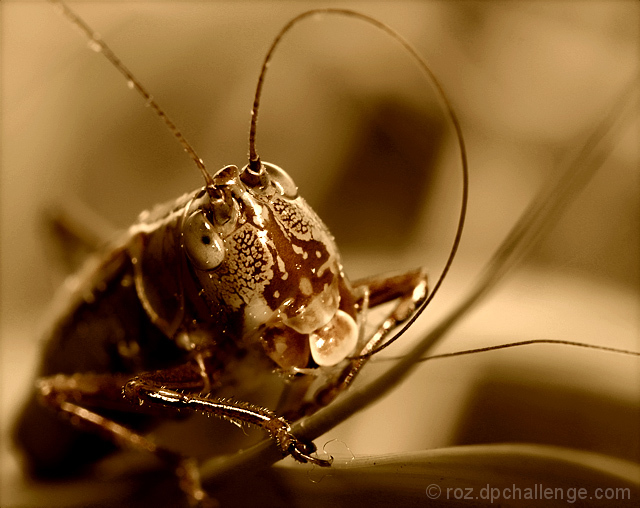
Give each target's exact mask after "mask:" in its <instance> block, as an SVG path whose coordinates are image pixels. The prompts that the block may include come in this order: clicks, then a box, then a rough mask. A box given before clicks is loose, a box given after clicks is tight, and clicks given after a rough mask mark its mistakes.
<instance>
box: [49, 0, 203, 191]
mask: <svg viewBox="0 0 640 508" xmlns="http://www.w3.org/2000/svg"><path fill="white" fill-rule="evenodd" d="M49 1H50V2H51V3H53V4H54V5H55V6H56V7H57V10H59V12H60V13H61V14H62V15H64V16H65V17H66V18H67V19H69V20H70V21H71V23H73V24H74V25H75V26H77V27H78V28H79V29H80V30H81V31H82V33H83V34H84V35H85V37H87V39H89V47H90V48H91V49H92V50H93V51H95V52H96V53H102V54H103V55H104V57H105V58H106V59H107V60H109V62H111V64H112V65H113V66H114V67H115V68H116V69H117V70H118V71H119V72H120V74H122V75H123V76H124V77H125V78H126V80H127V85H128V86H129V88H131V89H135V90H137V91H138V93H140V95H142V97H144V100H145V101H146V104H147V106H148V107H150V108H151V109H152V110H153V111H154V112H155V113H156V115H158V116H159V117H160V119H161V120H162V121H163V122H164V123H165V125H166V126H167V127H168V129H169V130H170V131H171V133H172V134H173V135H174V136H175V138H176V139H177V140H178V143H180V144H181V145H182V148H183V149H184V151H185V152H187V153H188V154H189V157H191V159H193V161H194V162H195V163H196V166H197V167H198V169H199V170H200V172H201V173H202V176H203V177H204V181H205V183H206V185H207V187H210V186H213V178H212V177H211V175H210V174H209V173H208V172H207V169H206V168H205V165H204V162H203V161H202V159H201V158H200V157H198V154H197V153H196V151H195V150H194V149H193V147H192V146H191V144H190V143H189V142H188V141H187V139H186V138H185V137H184V135H183V134H182V132H180V130H179V129H178V127H176V124H174V123H173V121H172V120H171V119H170V118H169V116H168V115H167V114H166V113H165V112H164V110H163V109H162V108H161V107H160V106H159V105H158V103H157V102H156V101H155V99H154V98H153V96H152V95H151V94H150V93H149V92H147V90H146V89H145V88H144V86H142V83H140V81H138V79H137V78H136V77H135V76H134V75H133V74H132V73H131V71H129V69H127V67H126V66H125V65H124V64H123V63H122V62H121V61H120V59H119V58H118V57H117V56H116V54H115V53H114V52H113V51H112V50H111V48H110V47H109V46H107V44H106V43H105V42H104V41H103V40H102V38H101V37H100V35H99V34H98V33H97V32H96V31H95V30H93V29H92V28H91V27H90V26H89V25H88V24H87V23H85V21H84V20H83V19H82V18H81V17H80V16H78V15H77V14H76V13H75V12H73V11H72V10H71V9H70V8H69V7H68V6H67V5H66V4H65V3H64V2H63V1H62V0H49Z"/></svg>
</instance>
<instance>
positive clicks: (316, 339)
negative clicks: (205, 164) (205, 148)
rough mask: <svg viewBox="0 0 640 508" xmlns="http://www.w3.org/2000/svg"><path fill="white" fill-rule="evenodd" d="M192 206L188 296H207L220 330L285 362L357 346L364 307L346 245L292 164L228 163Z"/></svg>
mask: <svg viewBox="0 0 640 508" xmlns="http://www.w3.org/2000/svg"><path fill="white" fill-rule="evenodd" d="M246 182H248V183H246ZM185 210H186V211H185V214H184V218H183V222H182V225H181V227H180V228H179V235H180V241H179V242H180V245H181V246H182V249H183V251H184V252H185V253H186V260H187V265H188V266H187V269H186V271H188V272H189V273H190V275H191V276H192V277H193V278H195V279H196V280H197V281H198V282H197V286H198V287H199V288H200V290H199V291H198V294H197V296H194V295H187V298H192V297H193V298H199V299H201V300H204V302H206V306H207V308H208V309H210V310H211V312H210V316H211V317H214V319H213V321H214V322H215V325H219V324H220V323H223V325H222V327H221V329H220V330H219V332H220V333H225V332H227V333H228V332H230V331H234V332H238V331H239V332H240V333H239V334H237V336H240V337H245V339H244V340H245V341H248V342H257V343H260V344H261V345H262V347H264V349H265V351H266V353H267V354H268V356H269V357H270V358H271V359H272V360H273V361H274V362H275V363H276V364H277V365H278V366H279V367H281V368H283V369H289V368H294V367H295V368H305V367H307V366H309V362H310V359H311V358H313V361H314V362H315V364H316V365H334V364H336V363H338V362H340V361H341V360H343V359H344V358H345V357H346V356H347V355H348V354H350V353H352V351H353V349H354V347H355V345H356V342H357V335H358V332H357V326H356V323H355V307H354V303H353V298H350V297H349V295H350V291H349V289H348V288H349V285H348V282H347V281H346V279H345V277H344V275H343V273H342V267H341V264H340V258H339V255H338V250H337V247H336V245H335V242H334V240H333V237H332V236H331V234H330V233H329V231H328V230H327V228H326V226H325V225H324V224H323V223H322V221H321V220H320V218H319V217H318V216H317V215H316V214H315V212H313V210H312V209H311V208H310V207H309V206H308V205H307V203H306V202H305V201H304V200H303V199H302V198H301V197H299V196H298V194H297V188H296V185H295V183H294V182H293V180H292V179H291V177H289V175H288V174H287V173H286V172H285V171H283V170H282V169H281V168H279V167H278V166H275V165H273V164H263V165H262V169H261V171H260V173H253V172H251V170H250V169H249V168H248V167H247V168H245V169H244V170H243V171H242V173H241V172H240V171H239V170H238V168H237V167H235V166H227V167H225V168H223V169H221V170H220V171H218V173H216V174H215V175H214V177H213V185H212V186H208V187H205V188H203V189H202V190H201V191H200V192H199V193H198V194H197V195H196V196H195V197H194V199H193V200H192V201H191V203H190V204H189V205H188V206H187V207H186V209H185ZM185 287H186V286H185ZM203 322H207V320H206V319H203V318H202V317H200V319H198V320H197V323H198V324H197V326H198V327H199V328H201V327H202V323H203ZM345 332H346V333H345ZM188 335H189V337H198V336H200V335H201V334H198V333H193V331H191V333H189V334H188ZM193 346H194V344H192V345H191V346H189V347H193Z"/></svg>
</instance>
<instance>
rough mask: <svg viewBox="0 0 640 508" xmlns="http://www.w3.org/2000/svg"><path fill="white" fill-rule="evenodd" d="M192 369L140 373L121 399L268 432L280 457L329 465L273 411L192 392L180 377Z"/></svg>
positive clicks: (190, 385) (187, 367) (187, 383)
mask: <svg viewBox="0 0 640 508" xmlns="http://www.w3.org/2000/svg"><path fill="white" fill-rule="evenodd" d="M195 369H200V366H191V365H189V364H185V365H181V366H179V367H176V368H173V369H167V370H163V371H158V372H155V373H145V374H141V375H139V376H136V377H135V378H133V379H132V380H131V381H129V382H128V383H127V384H126V385H125V387H124V392H123V393H124V396H125V398H126V399H127V400H129V401H130V402H132V403H134V404H140V405H144V406H147V407H149V408H172V409H175V410H178V411H191V412H198V413H202V414H210V415H214V416H217V417H218V418H222V419H225V420H229V421H231V422H233V423H236V424H243V423H244V424H248V425H253V426H255V427H259V428H261V429H263V430H265V431H266V432H268V433H269V435H270V436H271V438H272V439H273V440H274V441H275V443H276V445H277V446H278V448H279V449H280V451H281V452H282V454H283V455H291V456H292V457H293V458H294V459H296V460H297V461H299V462H303V463H304V462H311V463H312V464H315V465H318V466H322V467H326V466H329V465H331V462H330V461H327V460H323V459H318V458H317V457H313V456H312V454H313V453H314V452H315V451H316V447H315V445H314V444H313V443H304V442H302V441H300V440H298V439H297V438H296V437H295V436H294V435H293V434H292V433H291V428H290V425H289V423H288V422H287V421H286V420H285V419H284V418H282V417H280V416H278V415H277V414H276V413H274V412H273V411H271V410H269V409H266V408H263V407H260V406H256V405H254V404H250V403H247V402H243V401H237V400H229V399H221V398H209V396H208V395H202V394H200V393H198V391H197V390H195V391H194V390H193V388H194V386H193V384H192V383H190V382H189V379H188V376H184V374H185V371H187V370H188V371H189V373H190V374H192V375H193V373H194V372H195ZM198 374H200V371H199V370H198Z"/></svg>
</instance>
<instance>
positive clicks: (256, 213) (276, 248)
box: [17, 163, 426, 499]
mask: <svg viewBox="0 0 640 508" xmlns="http://www.w3.org/2000/svg"><path fill="white" fill-rule="evenodd" d="M66 286H67V287H66V291H67V293H68V294H67V296H66V306H65V308H64V309H63V310H62V311H61V313H60V315H59V317H58V319H57V320H56V322H55V325H54V326H53V327H52V328H51V332H50V336H49V337H48V338H47V342H46V344H47V345H46V349H45V353H44V357H43V361H42V365H41V368H40V372H39V376H40V379H39V381H38V384H37V393H36V394H35V397H37V398H38V399H39V400H40V402H43V403H44V404H43V405H37V404H35V403H32V404H29V405H28V406H27V408H26V410H25V412H24V414H23V416H22V417H21V421H20V422H19V425H18V430H17V438H18V442H19V444H20V446H21V447H22V449H23V450H24V451H25V456H26V460H27V463H28V465H29V467H30V469H31V470H32V471H33V472H34V473H36V474H39V475H45V476H52V475H55V476H57V475H63V474H67V473H69V472H70V471H73V470H76V469H79V468H82V467H83V466H84V465H85V464H86V463H88V462H92V461H95V460H96V459H98V458H99V457H101V456H103V455H104V454H106V453H108V452H109V451H110V450H112V449H113V443H114V442H116V443H118V444H120V445H122V444H124V445H125V446H131V447H134V448H142V449H146V450H149V451H151V452H154V453H156V454H158V455H160V456H162V457H164V458H165V459H167V460H168V461H169V462H173V463H175V465H176V466H177V467H183V468H184V463H185V460H186V459H184V458H183V457H180V456H178V455H177V454H175V453H173V452H168V451H166V450H162V449H159V448H157V447H156V446H155V445H153V444H152V443H151V442H150V441H148V440H146V439H145V438H144V437H143V435H142V434H143V433H145V432H147V431H148V430H149V429H151V428H152V427H153V426H154V425H155V424H157V423H158V422H160V421H162V419H163V418H165V417H172V416H175V412H174V411H173V410H174V409H178V410H182V412H183V413H184V411H187V412H188V411H196V412H202V413H209V414H213V415H216V416H219V417H223V418H226V419H230V420H232V421H235V422H238V423H246V424H250V425H255V426H258V427H261V428H263V429H264V430H266V431H267V432H268V433H269V434H270V435H271V436H272V437H273V439H274V440H275V441H276V443H277V446H278V447H279V448H280V450H281V451H282V453H283V454H291V455H292V456H293V457H294V458H296V459H297V460H299V461H302V462H313V463H315V464H318V465H321V466H326V465H329V462H328V461H326V460H323V459H320V458H317V457H315V456H312V455H311V454H312V453H313V452H314V450H315V447H314V446H313V444H312V443H302V442H300V441H298V440H297V439H296V438H295V436H293V435H292V434H291V432H290V430H289V424H288V423H287V421H286V420H285V419H284V418H282V417H281V416H279V415H280V414H282V413H280V411H285V410H286V412H287V415H288V416H289V417H290V418H298V417H301V416H304V414H308V413H310V412H313V411H314V410H315V409H317V408H318V407H321V406H323V405H325V404H327V403H328V402H330V401H331V400H332V399H333V398H334V397H335V396H336V395H337V394H338V393H340V392H341V391H342V390H344V388H345V387H346V386H348V385H349V384H350V383H351V381H352V380H353V378H354V376H355V375H356V374H357V372H358V371H359V369H360V368H361V367H362V365H363V364H364V363H365V362H366V357H364V358H362V357H361V358H357V356H358V355H361V354H366V353H367V352H369V351H371V350H372V349H373V348H374V347H375V346H376V345H378V344H380V343H381V341H382V340H383V339H384V338H385V336H386V335H387V333H388V332H389V331H390V330H391V329H392V328H393V327H394V326H395V325H396V324H398V323H400V322H401V321H403V320H405V319H406V318H408V317H409V316H410V315H411V313H412V312H413V311H414V310H415V308H416V306H417V305H419V304H420V303H421V302H422V301H423V300H424V298H425V296H426V277H425V276H424V274H423V272H422V271H420V270H418V271H412V272H409V273H406V274H403V275H398V276H395V277H390V278H386V277H377V278H372V279H369V280H366V281H360V282H357V283H355V284H353V285H352V284H351V283H350V282H349V280H348V279H347V277H346V276H345V274H344V273H343V270H342V266H341V263H340V257H339V254H338V249H337V247H336V245H335V242H334V239H333V237H332V236H331V234H330V232H329V231H328V230H327V228H326V226H325V225H324V224H323V223H322V221H321V220H320V219H319V217H318V216H317V215H316V214H315V212H314V211H313V210H312V209H311V208H310V207H309V206H308V205H307V203H306V202H305V201H304V200H303V199H302V198H301V197H300V196H298V193H297V188H296V186H295V184H294V182H293V181H292V179H291V178H290V177H289V175H288V174H287V173H286V172H285V171H283V170H282V169H280V168H279V167H277V166H275V165H273V164H268V163H260V164H259V170H258V171H254V170H252V169H251V168H250V167H249V166H247V167H245V168H244V169H243V170H242V171H240V170H238V168H237V167H235V166H228V167H225V168H223V169H221V170H220V171H218V173H216V174H215V175H214V176H213V177H212V178H211V182H209V183H208V184H207V185H206V186H205V187H203V188H202V189H200V190H197V191H195V192H193V193H191V194H186V195H184V196H182V197H181V198H179V199H177V200H176V201H175V202H172V203H169V204H166V205H161V206H158V207H156V208H155V209H153V210H151V211H150V212H144V213H143V214H141V215H140V218H139V220H138V222H137V223H136V224H134V225H133V226H131V228H130V229H129V230H128V231H127V232H126V233H125V234H124V235H123V236H122V237H121V238H120V239H119V240H118V241H117V242H116V243H115V244H114V245H112V246H110V247H109V248H108V249H107V250H105V251H104V252H103V253H102V254H100V255H98V256H97V257H94V258H93V259H91V260H90V261H88V262H87V264H86V265H85V267H84V269H83V270H82V271H81V272H80V274H78V275H76V276H75V277H74V278H72V279H71V280H70V281H69V282H68V283H67V285H66ZM393 299H398V304H397V305H396V307H395V308H394V310H393V311H392V313H391V314H390V315H389V317H388V318H387V320H386V321H385V322H384V323H383V324H382V325H381V326H380V328H379V330H378V331H377V332H376V333H375V334H374V335H373V336H372V337H365V336H364V333H363V323H364V321H365V320H366V311H367V308H368V307H369V306H374V305H378V304H379V303H382V302H385V301H389V300H393ZM265 375H266V376H272V375H278V376H285V377H286V378H287V379H289V383H290V384H292V385H299V386H301V387H302V389H299V390H296V391H294V392H295V393H297V394H298V395H296V397H297V399H294V400H293V401H292V400H288V401H287V407H286V408H276V410H275V411H272V410H269V409H266V408H263V407H258V406H255V405H252V404H248V403H245V402H242V401H240V400H232V401H230V400H229V399H228V398H226V397H225V398H220V399H216V398H215V397H216V394H217V393H218V392H220V391H222V390H224V393H229V392H231V393H233V391H234V388H235V387H240V386H241V385H242V384H244V383H247V382H250V381H252V380H254V381H255V380H257V379H260V378H261V377H262V376H265ZM316 379H319V380H320V388H319V389H314V392H315V393H306V389H307V388H308V387H309V386H310V384H311V383H310V382H311V381H314V380H316ZM316 385H317V383H316ZM45 406H46V407H45ZM47 408H48V409H47ZM51 408H52V409H53V410H54V411H51V410H50V409H51ZM55 413H58V414H59V415H63V416H68V417H72V418H71V420H72V421H73V423H74V424H75V426H76V427H77V428H74V427H73V426H72V425H71V424H70V423H69V422H68V421H64V419H57V416H58V415H56V414H55ZM67 420H69V418H67ZM43 427H46V428H47V432H46V433H44V432H42V428H43ZM52 435H53V436H55V438H53V439H52V437H51V436H52ZM187 484H188V485H187V487H183V488H185V490H186V491H187V492H189V494H190V495H191V496H192V497H193V498H196V499H198V498H199V497H202V492H201V491H200V490H199V487H197V486H196V487H194V486H193V485H197V480H190V481H189V482H187Z"/></svg>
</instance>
